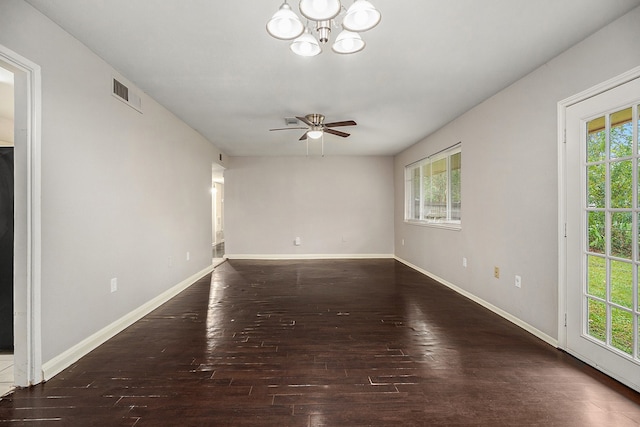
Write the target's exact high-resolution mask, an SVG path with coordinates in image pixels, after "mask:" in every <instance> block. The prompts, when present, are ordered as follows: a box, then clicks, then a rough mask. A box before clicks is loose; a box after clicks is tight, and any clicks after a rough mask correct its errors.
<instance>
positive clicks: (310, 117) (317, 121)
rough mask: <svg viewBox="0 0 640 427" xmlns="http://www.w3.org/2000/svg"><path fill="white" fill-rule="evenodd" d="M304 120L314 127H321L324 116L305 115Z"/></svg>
mask: <svg viewBox="0 0 640 427" xmlns="http://www.w3.org/2000/svg"><path fill="white" fill-rule="evenodd" d="M305 118H306V119H307V120H309V121H310V122H311V123H313V124H314V125H316V126H322V124H323V123H324V116H323V115H322V114H307V115H306V116H305Z"/></svg>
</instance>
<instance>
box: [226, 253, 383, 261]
mask: <svg viewBox="0 0 640 427" xmlns="http://www.w3.org/2000/svg"><path fill="white" fill-rule="evenodd" d="M224 257H225V258H227V259H248V260H296V259H381V258H386V259H389V258H394V256H393V254H225V255H224Z"/></svg>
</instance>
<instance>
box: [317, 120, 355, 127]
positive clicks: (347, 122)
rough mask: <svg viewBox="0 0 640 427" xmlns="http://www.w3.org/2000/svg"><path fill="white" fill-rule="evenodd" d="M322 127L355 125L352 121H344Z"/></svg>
mask: <svg viewBox="0 0 640 427" xmlns="http://www.w3.org/2000/svg"><path fill="white" fill-rule="evenodd" d="M324 125H325V126H326V127H329V128H335V127H338V126H355V125H357V123H356V122H354V121H353V120H345V121H343V122H333V123H325V124H324Z"/></svg>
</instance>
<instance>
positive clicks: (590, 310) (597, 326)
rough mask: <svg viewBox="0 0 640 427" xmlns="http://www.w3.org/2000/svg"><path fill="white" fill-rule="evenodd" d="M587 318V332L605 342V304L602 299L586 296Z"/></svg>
mask: <svg viewBox="0 0 640 427" xmlns="http://www.w3.org/2000/svg"><path fill="white" fill-rule="evenodd" d="M587 315H588V319H589V323H588V328H587V334H589V335H590V336H592V337H594V338H596V339H597V340H600V341H602V342H605V341H606V340H607V306H606V305H605V304H604V303H603V302H602V301H597V300H594V299H592V298H587Z"/></svg>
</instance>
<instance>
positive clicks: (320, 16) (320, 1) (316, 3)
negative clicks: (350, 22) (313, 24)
mask: <svg viewBox="0 0 640 427" xmlns="http://www.w3.org/2000/svg"><path fill="white" fill-rule="evenodd" d="M299 6H300V13H302V15H303V16H304V17H305V18H308V19H311V20H313V21H327V20H329V19H333V18H335V17H336V16H338V14H339V13H340V10H341V9H342V4H341V3H340V0H300V5H299Z"/></svg>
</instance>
